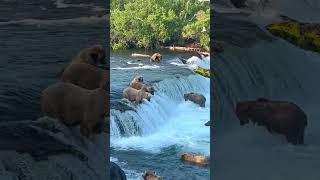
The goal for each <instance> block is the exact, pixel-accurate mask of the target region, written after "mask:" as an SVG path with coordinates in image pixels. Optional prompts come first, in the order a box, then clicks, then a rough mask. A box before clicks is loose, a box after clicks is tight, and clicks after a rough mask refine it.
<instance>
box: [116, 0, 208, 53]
mask: <svg viewBox="0 0 320 180" xmlns="http://www.w3.org/2000/svg"><path fill="white" fill-rule="evenodd" d="M209 8H210V7H209V4H207V3H204V2H199V1H198V0H115V1H112V2H111V17H110V20H111V21H110V25H111V26H110V33H111V46H112V48H113V49H119V48H132V47H138V48H157V47H159V46H161V45H168V44H177V43H178V42H184V41H185V40H190V39H192V40H194V41H199V42H200V44H201V45H203V46H207V45H208V44H209V43H208V42H209V38H208V40H206V38H207V36H208V34H207V33H202V34H199V32H201V30H202V26H205V27H206V28H207V30H209V26H207V20H208V19H209V18H210V11H209ZM208 22H209V21H208ZM209 24H210V23H209ZM197 25H199V26H201V27H199V28H198V27H196V26H197ZM206 41H207V42H206Z"/></svg>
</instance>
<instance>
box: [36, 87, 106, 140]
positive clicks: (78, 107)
mask: <svg viewBox="0 0 320 180" xmlns="http://www.w3.org/2000/svg"><path fill="white" fill-rule="evenodd" d="M108 98H109V94H108V92H107V91H105V90H103V89H101V88H98V89H95V90H87V89H84V88H81V87H79V86H76V85H74V84H71V83H64V82H58V83H56V84H53V85H51V86H49V87H48V88H46V89H45V90H44V91H43V92H42V97H41V107H42V111H43V113H44V114H45V115H47V116H49V117H52V118H55V119H59V120H60V121H61V122H63V123H64V124H66V125H67V126H75V125H78V124H80V132H81V134H82V135H84V136H86V137H89V136H90V135H91V134H93V133H95V134H97V133H100V132H101V130H102V128H103V125H104V123H105V116H108V113H109V107H108V104H107V102H108Z"/></svg>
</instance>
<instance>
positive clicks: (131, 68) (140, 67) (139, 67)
mask: <svg viewBox="0 0 320 180" xmlns="http://www.w3.org/2000/svg"><path fill="white" fill-rule="evenodd" d="M139 65H140V64H139ZM159 68H160V66H158V65H142V66H135V67H115V68H111V69H113V70H137V69H159Z"/></svg>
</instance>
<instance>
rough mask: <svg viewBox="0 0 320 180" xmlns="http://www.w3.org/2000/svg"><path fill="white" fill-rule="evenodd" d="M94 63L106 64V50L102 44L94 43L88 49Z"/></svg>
mask: <svg viewBox="0 0 320 180" xmlns="http://www.w3.org/2000/svg"><path fill="white" fill-rule="evenodd" d="M88 52H89V56H90V58H91V60H92V61H93V64H95V65H98V64H106V54H105V50H104V48H103V47H102V46H101V45H94V46H92V47H90V48H89V49H88Z"/></svg>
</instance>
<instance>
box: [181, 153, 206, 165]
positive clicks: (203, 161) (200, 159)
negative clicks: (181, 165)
mask: <svg viewBox="0 0 320 180" xmlns="http://www.w3.org/2000/svg"><path fill="white" fill-rule="evenodd" d="M180 158H181V159H182V160H184V161H188V162H192V163H196V164H200V165H207V164H209V161H208V159H207V158H206V157H204V156H196V155H192V154H182V155H181V156H180Z"/></svg>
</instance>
